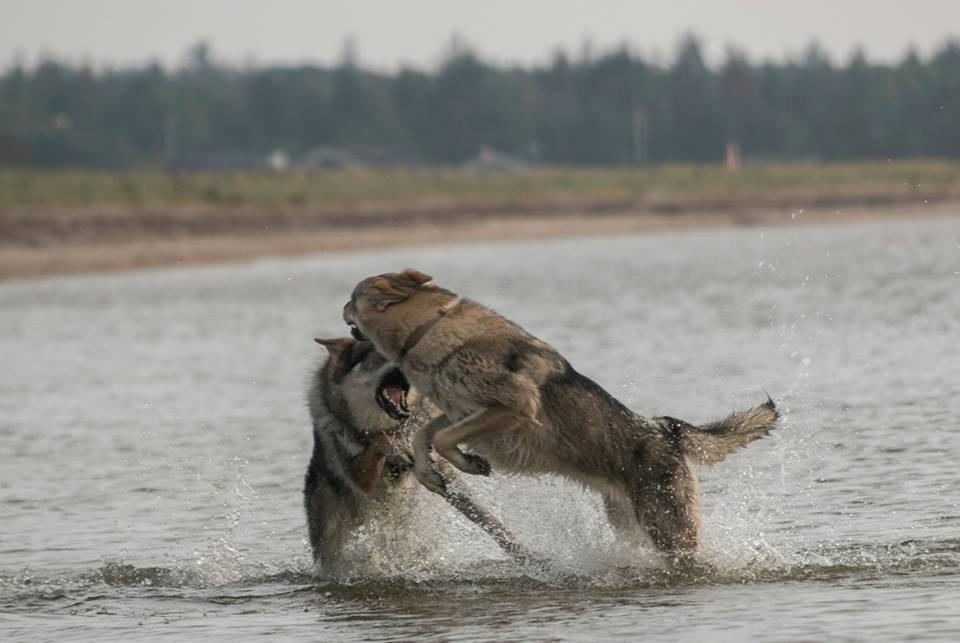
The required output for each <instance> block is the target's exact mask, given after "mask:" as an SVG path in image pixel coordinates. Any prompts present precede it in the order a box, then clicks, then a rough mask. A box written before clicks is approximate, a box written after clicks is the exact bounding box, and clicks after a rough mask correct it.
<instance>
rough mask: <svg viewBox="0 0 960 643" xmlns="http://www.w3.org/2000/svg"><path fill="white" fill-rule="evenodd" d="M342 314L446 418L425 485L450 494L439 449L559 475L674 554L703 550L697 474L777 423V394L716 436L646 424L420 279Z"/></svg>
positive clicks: (383, 278) (656, 421)
mask: <svg viewBox="0 0 960 643" xmlns="http://www.w3.org/2000/svg"><path fill="white" fill-rule="evenodd" d="M344 319H345V320H346V321H347V322H348V323H351V324H355V325H356V326H357V327H358V329H359V331H360V332H361V333H362V334H363V335H365V336H366V337H367V338H369V339H370V340H372V341H373V343H374V344H375V345H376V346H377V349H378V350H379V351H380V352H381V353H382V354H383V355H385V356H386V357H387V358H389V359H390V360H391V361H393V362H394V363H395V364H397V365H398V366H399V367H400V369H401V370H402V371H403V372H404V374H405V375H406V376H407V378H408V379H409V380H410V381H411V383H412V384H413V385H414V386H416V387H418V388H419V389H420V390H421V391H422V392H423V394H424V395H426V396H428V397H429V398H430V399H431V400H432V401H433V402H434V403H436V404H437V405H438V406H439V407H440V408H441V409H442V410H443V412H444V413H445V416H446V417H445V418H444V419H443V420H442V421H437V420H435V421H434V422H431V423H430V424H429V425H427V426H426V427H424V428H423V429H421V430H420V432H419V433H418V434H417V436H416V437H415V438H414V447H415V461H416V474H417V477H418V479H420V481H421V482H422V483H423V484H424V485H425V486H427V487H428V488H431V489H434V490H438V489H441V488H442V486H443V480H442V477H441V476H438V475H437V473H436V472H435V471H433V470H432V468H431V466H432V461H431V459H430V450H431V447H433V448H435V449H436V451H437V453H438V454H439V455H440V456H442V457H443V458H445V459H446V460H448V461H449V462H450V464H452V465H453V466H455V467H457V468H459V469H461V470H463V471H465V472H467V473H473V474H487V473H489V471H490V469H491V465H492V467H494V468H497V469H499V470H502V471H504V472H508V473H517V474H525V475H537V474H543V473H555V474H560V475H562V476H565V477H567V478H570V479H573V480H575V481H577V482H580V483H582V484H583V485H585V486H587V487H590V488H592V489H595V490H597V491H598V492H600V493H601V494H602V496H603V498H604V505H605V507H606V509H607V514H608V516H609V518H610V521H611V523H612V525H613V526H614V527H615V528H616V529H617V530H618V531H623V532H630V533H633V532H636V531H638V530H639V529H641V528H642V529H643V530H644V531H645V532H646V534H647V535H648V536H649V537H650V539H651V540H652V542H653V543H654V545H655V546H656V547H657V548H658V549H659V550H661V551H663V552H665V553H668V554H671V555H674V556H676V557H685V556H687V555H689V554H690V553H692V552H693V551H694V550H695V549H696V547H697V545H698V538H699V532H700V518H699V513H700V512H699V503H698V496H699V490H698V483H697V477H696V475H695V472H694V470H693V468H692V465H694V464H711V463H714V462H717V461H719V460H722V459H723V458H724V457H726V456H727V455H728V454H729V453H731V452H733V451H734V450H736V449H738V448H740V447H742V446H744V445H745V444H747V443H749V442H751V441H753V440H755V439H757V438H760V437H762V436H764V435H766V434H767V433H768V432H769V431H770V430H771V429H773V428H774V426H775V423H776V420H777V410H776V408H775V405H774V404H773V402H772V400H769V399H768V401H767V402H766V403H764V404H762V405H760V406H758V407H756V408H754V409H751V410H749V411H746V412H744V413H739V414H734V415H731V416H730V417H728V418H726V419H725V420H722V421H719V422H715V423H713V424H711V425H707V426H705V427H696V426H693V425H691V424H689V423H687V422H683V421H682V420H677V419H675V418H670V417H658V418H646V417H643V416H640V415H637V414H636V413H634V412H633V411H631V410H630V409H628V408H626V407H625V406H624V405H623V404H621V403H620V402H619V401H618V400H617V399H615V398H614V397H613V396H612V395H610V394H609V393H607V391H605V390H604V389H603V388H602V387H600V386H599V385H598V384H596V383H595V382H594V381H593V380H591V379H589V378H588V377H586V376H584V375H582V374H580V373H578V372H577V371H576V370H575V369H574V368H573V367H572V366H571V365H570V364H569V363H568V362H567V360H565V359H564V358H563V357H562V356H561V355H560V354H559V353H558V352H557V351H556V350H554V349H553V348H551V347H550V346H549V345H547V344H546V343H544V342H543V341H541V340H539V339H537V338H536V337H534V336H532V335H530V334H529V333H527V332H526V331H525V330H523V329H522V328H520V327H519V326H517V325H516V324H514V323H512V322H510V321H508V320H507V319H505V318H503V317H501V316H500V315H498V314H497V313H495V312H493V311H492V310H490V309H489V308H486V307H484V306H482V305H481V304H479V303H476V302H474V301H470V300H468V299H460V298H459V297H457V296H456V295H455V294H454V293H452V292H450V291H448V290H445V289H443V288H440V287H437V286H435V285H433V284H432V283H431V282H430V277H428V276H427V275H424V274H423V273H420V272H418V271H415V270H407V271H404V272H402V273H389V274H385V275H378V276H375V277H370V278H368V279H366V280H364V281H362V282H360V284H358V286H357V287H356V289H355V290H354V293H353V296H352V298H351V300H350V302H348V304H347V305H346V307H345V309H344ZM424 325H429V330H427V331H426V332H425V333H424V332H422V328H423V327H424ZM411 336H414V337H416V338H417V341H416V342H415V343H413V345H412V346H411V345H410V344H411V341H410V339H409V338H410V337H411ZM447 418H449V421H447ZM460 444H465V445H466V446H468V447H469V449H470V452H469V453H465V452H463V451H461V449H460V448H459V446H458V445H460Z"/></svg>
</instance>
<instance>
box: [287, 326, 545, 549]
mask: <svg viewBox="0 0 960 643" xmlns="http://www.w3.org/2000/svg"><path fill="white" fill-rule="evenodd" d="M318 341H320V340H318ZM322 341H323V343H324V345H325V346H326V348H327V350H328V351H329V353H330V355H329V357H328V358H327V359H326V360H325V361H324V363H323V364H322V365H321V366H320V367H319V368H318V369H317V370H316V371H315V373H314V375H313V378H312V380H311V383H310V388H309V391H308V396H307V399H308V405H309V409H310V416H311V419H312V421H313V435H314V446H313V455H312V457H311V459H310V464H309V467H308V469H307V473H306V476H305V483H304V507H305V509H306V514H307V525H308V529H309V534H310V545H311V548H312V551H313V556H314V559H315V560H316V561H317V562H319V563H321V564H323V565H330V564H335V563H336V562H337V561H339V560H340V559H341V556H342V553H343V547H344V545H345V544H346V543H347V542H348V541H349V540H350V538H351V537H352V536H353V535H354V534H355V533H356V531H357V530H358V529H359V528H360V527H361V526H363V525H364V524H366V523H367V522H369V521H370V520H372V519H374V518H375V517H378V516H380V515H382V514H383V513H385V512H388V511H390V510H391V509H394V508H396V507H397V506H398V505H399V504H400V503H401V502H402V501H403V500H404V499H407V498H409V497H410V495H411V494H413V493H415V492H416V486H415V482H414V480H413V476H412V475H411V473H410V472H411V469H412V466H413V459H412V458H413V456H412V450H411V445H410V442H411V438H412V436H413V434H414V432H415V431H416V430H417V429H418V428H420V427H421V426H423V424H424V423H426V422H427V421H428V420H429V419H430V417H431V412H432V414H433V415H436V414H437V412H436V409H435V408H433V407H431V406H430V405H428V404H427V403H425V402H424V401H422V400H420V399H419V397H418V395H417V393H416V391H415V390H411V391H410V393H409V394H408V404H409V405H410V408H411V410H412V411H413V415H412V416H411V418H408V419H407V420H403V421H400V420H395V419H393V418H391V417H390V416H389V415H387V414H386V413H385V412H384V411H383V410H382V409H381V408H380V407H379V406H378V405H377V404H376V402H375V400H374V393H375V387H376V385H377V383H378V382H379V381H380V379H381V377H382V375H383V373H384V372H385V369H388V368H390V365H389V364H388V362H387V360H386V359H385V358H384V357H383V356H382V355H380V354H378V353H377V352H376V351H375V350H373V346H372V344H370V343H369V342H356V341H354V340H351V339H347V338H344V339H338V340H322ZM442 472H443V473H442V475H443V476H444V479H445V481H446V483H447V489H446V491H445V493H444V494H441V495H443V497H444V499H445V500H447V502H449V503H450V504H451V505H452V506H453V507H454V508H455V509H457V510H458V511H459V512H460V513H462V514H463V515H465V516H466V517H467V518H468V519H469V520H471V521H472V522H474V523H475V524H477V525H478V526H480V527H481V528H482V529H483V530H484V531H486V532H487V533H488V534H489V535H490V536H491V537H493V538H494V540H496V542H497V543H498V544H499V545H500V547H501V548H502V549H504V551H506V552H507V553H508V554H509V555H510V556H511V557H513V558H514V559H515V560H518V561H520V562H524V563H529V562H534V561H535V560H536V559H535V557H534V556H532V555H530V554H529V553H528V552H526V550H525V549H524V548H523V547H522V546H521V545H520V544H519V543H518V542H517V541H516V539H515V538H514V537H513V535H512V534H511V533H510V532H509V531H508V530H507V529H506V527H504V526H503V525H502V523H500V521H499V520H498V519H497V518H496V517H495V516H493V515H492V514H490V513H489V512H488V511H487V510H486V509H484V508H483V507H482V506H481V505H479V504H478V503H476V502H475V501H474V500H473V498H472V497H471V495H470V494H469V493H467V492H466V491H465V490H464V489H463V488H462V485H455V484H452V483H453V482H454V480H455V476H454V474H453V472H452V471H451V470H450V469H449V467H445V468H443V469H442ZM399 514H400V517H401V518H402V519H405V520H407V521H408V522H409V521H410V520H412V519H414V518H415V516H413V515H411V514H410V513H409V512H406V511H404V510H403V509H401V511H400V512H399ZM398 527H399V528H407V529H413V528H414V525H413V524H412V523H410V524H407V525H398Z"/></svg>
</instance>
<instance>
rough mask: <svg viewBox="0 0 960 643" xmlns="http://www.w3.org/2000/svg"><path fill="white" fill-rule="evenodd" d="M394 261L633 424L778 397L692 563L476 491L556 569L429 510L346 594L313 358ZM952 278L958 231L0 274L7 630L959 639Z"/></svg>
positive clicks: (711, 516) (716, 492)
mask: <svg viewBox="0 0 960 643" xmlns="http://www.w3.org/2000/svg"><path fill="white" fill-rule="evenodd" d="M405 266H414V267H417V268H419V269H421V270H424V271H426V272H428V273H431V274H433V275H434V276H435V277H436V278H437V280H438V281H439V282H440V283H441V284H443V285H447V286H449V287H451V288H453V289H455V290H459V291H461V292H463V293H464V294H467V295H469V296H472V297H474V298H476V299H479V300H481V301H483V302H485V303H488V304H490V305H492V306H494V307H495V308H497V309H498V310H500V311H502V312H504V313H505V314H507V315H508V316H509V317H511V318H513V319H514V320H516V321H518V322H520V323H521V324H522V325H524V326H526V327H527V328H529V329H530V330H532V331H533V332H535V333H536V334H537V335H539V336H541V337H543V338H544V339H546V340H548V341H550V342H551V343H553V344H554V345H555V346H557V348H559V349H560V350H561V351H562V352H563V353H564V354H565V355H566V356H568V357H569V358H570V360H571V361H572V362H573V363H574V365H575V366H577V368H578V369H579V370H581V371H582V372H585V373H587V374H589V375H591V376H592V377H594V378H595V379H596V380H598V381H599V382H600V383H601V384H603V385H604V386H606V387H607V388H608V389H609V390H610V391H611V392H613V393H614V394H616V395H617V396H618V397H620V398H621V399H622V400H623V401H624V402H626V403H627V404H629V405H630V406H631V407H633V408H635V409H637V410H638V411H639V412H641V413H644V414H650V415H653V414H663V413H669V414H671V415H677V416H679V417H684V418H685V419H688V420H690V421H694V422H699V421H705V420H709V419H712V418H714V417H716V416H719V415H721V414H724V413H726V412H728V411H730V410H731V409H733V408H742V407H745V406H748V405H751V404H754V403H756V402H757V401H760V400H762V399H763V391H764V389H766V390H769V391H770V392H771V394H773V396H774V397H775V398H778V400H780V401H781V403H782V405H783V407H784V409H785V410H786V417H785V420H784V422H783V426H782V427H781V428H780V429H779V430H778V431H777V432H776V434H775V435H773V436H771V437H770V438H768V439H766V440H764V441H762V442H759V443H756V444H754V445H751V446H750V447H748V448H747V449H745V450H744V451H743V452H741V453H739V454H737V455H735V456H733V457H732V458H730V459H729V460H728V461H727V462H724V463H722V464H720V465H718V466H716V467H714V468H712V469H708V470H704V471H703V481H704V484H703V491H704V503H703V504H704V512H705V515H704V523H705V533H704V540H705V545H704V559H705V560H704V563H703V564H702V566H701V567H700V568H698V569H695V570H692V571H690V572H688V573H686V574H683V575H677V574H675V573H674V574H672V573H670V572H669V570H667V569H665V568H664V567H663V566H662V565H661V564H660V562H659V561H658V560H657V558H656V556H655V555H654V554H653V553H652V552H651V551H649V550H647V549H640V550H637V549H635V548H633V547H631V546H627V545H624V544H622V543H618V542H616V541H615V540H614V538H613V535H612V533H611V532H610V530H609V529H608V528H607V526H606V525H605V523H604V521H603V519H602V515H601V513H600V511H599V507H598V505H597V502H596V498H594V497H593V496H592V495H591V494H589V493H587V492H584V491H582V490H580V489H578V488H576V487H574V486H572V485H569V484H567V483H565V482H562V481H557V480H553V479H549V478H545V479H543V480H539V481H538V480H527V479H510V478H496V477H494V478H493V479H491V480H479V479H470V480H469V484H470V485H471V487H473V488H474V489H475V490H476V493H477V494H478V495H480V496H481V497H482V498H483V499H484V500H485V501H486V502H488V504H490V505H491V506H492V508H494V509H495V511H496V512H497V513H498V514H499V515H501V516H502V517H503V519H504V520H505V521H506V522H507V523H508V524H509V525H510V526H511V528H513V529H514V531H516V532H517V533H518V535H519V536H520V537H521V538H522V539H523V540H525V541H526V542H527V543H529V545H530V546H531V547H533V548H535V549H537V550H539V551H542V552H544V553H545V554H547V555H548V556H549V557H550V559H551V560H553V561H554V563H555V565H556V573H548V572H544V571H542V570H523V569H519V568H517V567H515V566H514V565H513V564H512V563H510V562H509V561H508V560H505V559H504V558H502V556H501V554H500V552H499V550H498V549H497V548H496V546H495V545H494V544H492V543H491V542H488V541H487V539H486V538H485V537H484V536H483V534H482V533H480V532H479V531H478V530H477V529H476V528H474V527H473V526H472V525H470V524H469V523H466V522H465V521H464V520H463V519H461V518H459V517H458V516H455V515H453V514H452V513H451V512H450V511H448V510H447V508H446V507H445V506H444V505H443V504H442V503H441V502H439V501H436V500H435V499H434V498H433V497H431V496H430V495H429V494H426V493H425V492H418V493H419V494H420V495H419V496H418V498H417V502H418V504H419V511H420V512H421V513H422V520H421V524H422V525H423V531H424V535H425V537H426V536H427V535H429V536H430V538H431V540H429V541H427V540H423V541H421V542H420V546H419V547H417V546H416V543H414V544H413V546H412V549H411V550H410V552H408V553H406V554H405V553H404V550H403V549H402V548H401V549H399V550H398V548H397V547H393V548H392V551H391V552H390V554H389V556H387V555H385V554H384V552H378V545H377V543H382V542H384V541H390V540H391V538H393V534H392V533H391V532H390V525H380V526H374V527H373V528H372V529H371V531H370V532H368V533H365V534H363V535H362V536H361V538H360V539H359V540H358V542H357V543H355V545H354V556H355V557H356V559H357V560H356V564H355V565H354V566H353V567H352V568H351V573H350V574H349V575H348V576H345V577H344V576H339V577H337V578H329V577H325V576H324V574H323V573H322V571H321V572H317V571H316V570H314V569H312V568H311V566H310V564H309V562H308V561H309V557H308V555H307V550H306V545H305V543H304V536H305V527H304V519H303V516H302V509H301V504H300V496H299V493H300V484H301V480H302V474H303V470H304V469H305V467H306V461H307V459H308V457H309V449H310V432H309V428H308V422H307V418H306V410H305V408H304V404H303V401H302V399H303V390H304V386H305V381H306V376H307V373H308V371H309V369H310V367H311V364H312V363H313V362H314V360H316V359H319V355H318V354H316V347H315V345H314V344H313V343H312V341H311V338H312V337H314V336H315V335H317V334H323V335H332V334H336V333H338V332H341V331H342V328H341V322H340V321H339V311H340V307H341V306H342V304H343V302H344V301H345V299H346V297H347V294H348V293H349V291H350V289H351V287H352V285H353V284H354V283H355V282H356V281H357V280H358V279H360V278H361V277H363V276H366V275H368V274H371V273H374V272H383V271H386V270H394V269H398V268H402V267H405ZM958 272H960V221H951V220H942V221H924V222H911V223H905V222H901V223H871V224H856V225H837V226H831V227H797V228H790V229H759V228H757V229H742V230H722V231H698V232H689V233H681V234H658V235H649V236H642V237H624V238H618V239H590V240H583V239H581V240H568V241H550V242H541V243H532V242H530V243H502V244H489V245H482V246H472V247H468V246H451V247H448V248H432V249H412V250H411V249H405V250H398V251H393V252H390V253H379V254H376V255H374V254H369V255H354V256H332V257H319V258H310V259H297V260H276V261H264V262H259V263H254V264H248V265H239V266H229V267H217V268H202V269H189V270H170V271H158V272H144V273H131V274H125V275H110V276H96V277H70V278H58V279H50V280H32V281H21V282H8V283H4V284H0V354H2V355H3V356H4V363H5V365H6V368H4V369H2V370H0V436H2V440H3V445H4V450H5V455H4V457H3V460H2V464H3V466H2V467H0V509H2V515H3V517H4V519H3V526H2V528H0V533H2V538H0V623H2V626H3V628H4V630H5V631H7V632H10V633H11V634H12V637H11V638H12V639H13V640H17V639H21V638H30V637H34V636H42V637H44V638H50V637H54V636H59V635H69V636H71V638H76V637H78V636H80V637H86V638H90V639H95V638H103V637H105V636H114V637H131V636H137V637H138V638H146V637H153V636H162V635H167V634H174V635H176V636H179V637H190V638H193V637H200V636H209V635H217V636H220V637H223V636H230V637H232V638H240V637H244V638H245V637H252V636H259V635H262V634H275V635H276V634H280V635H290V636H293V635H300V636H309V637H311V638H312V639H316V638H324V637H326V638H333V639H336V640H390V639H397V638H401V639H403V638H406V639H420V638H431V637H435V638H440V639H447V638H451V637H455V638H465V639H470V638H477V639H489V638H509V637H513V638H518V639H519V638H522V639H545V638H546V639H550V638H554V639H556V638H584V639H591V640H597V639H603V638H609V639H615V638H619V637H634V638H635V637H637V636H639V635H643V636H645V637H649V638H671V639H676V638H686V639H699V638H704V637H707V636H712V637H718V636H719V637H721V638H744V637H753V638H783V639H796V638H807V639H810V638H813V639H816V638H825V637H827V636H838V635H839V636H847V637H852V638H890V639H901V638H904V637H905V636H908V635H919V634H922V635H925V636H942V637H947V638H949V637H950V636H951V635H952V634H955V633H956V631H957V629H958V628H960V614H958V613H957V610H956V607H955V605H956V596H957V595H958V592H960V507H958V501H960V497H958V495H957V493H956V490H957V489H958V488H960V473H958V472H957V467H956V464H955V454H956V453H958V447H960V437H958V430H957V427H956V422H955V420H954V418H956V417H958V415H960V402H958V400H960V395H958V394H960V342H957V341H956V339H955V335H956V321H955V320H956V319H958V318H960V296H958V294H957V293H960V274H958ZM377 530H379V531H377ZM428 532H429V534H428ZM425 544H429V546H426V545H425ZM378 553H380V554H384V555H381V556H379V557H378V556H377V554H378Z"/></svg>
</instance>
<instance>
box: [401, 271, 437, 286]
mask: <svg viewBox="0 0 960 643" xmlns="http://www.w3.org/2000/svg"><path fill="white" fill-rule="evenodd" d="M401 274H402V275H403V276H404V277H407V278H409V279H410V280H412V281H413V283H415V284H417V285H418V286H422V285H423V284H425V283H427V282H428V281H433V277H431V276H430V275H427V274H424V273H422V272H420V271H419V270H414V269H413V268H407V269H406V270H404V271H403V272H402V273H401Z"/></svg>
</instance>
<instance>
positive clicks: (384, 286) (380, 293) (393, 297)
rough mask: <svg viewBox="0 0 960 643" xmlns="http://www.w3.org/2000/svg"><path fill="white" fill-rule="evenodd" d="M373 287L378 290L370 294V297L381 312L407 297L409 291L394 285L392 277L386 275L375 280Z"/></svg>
mask: <svg viewBox="0 0 960 643" xmlns="http://www.w3.org/2000/svg"><path fill="white" fill-rule="evenodd" d="M373 287H374V290H375V291H376V292H375V293H373V294H371V295H370V299H371V300H372V301H373V305H374V306H376V307H377V310H379V311H380V312H383V311H385V310H386V309H387V308H388V307H389V306H392V305H393V304H399V303H400V302H402V301H406V299H407V293H405V292H403V291H402V290H400V289H399V288H397V287H396V286H394V285H393V284H392V283H391V281H390V279H387V278H385V277H383V278H380V279H377V280H376V281H375V282H373Z"/></svg>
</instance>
